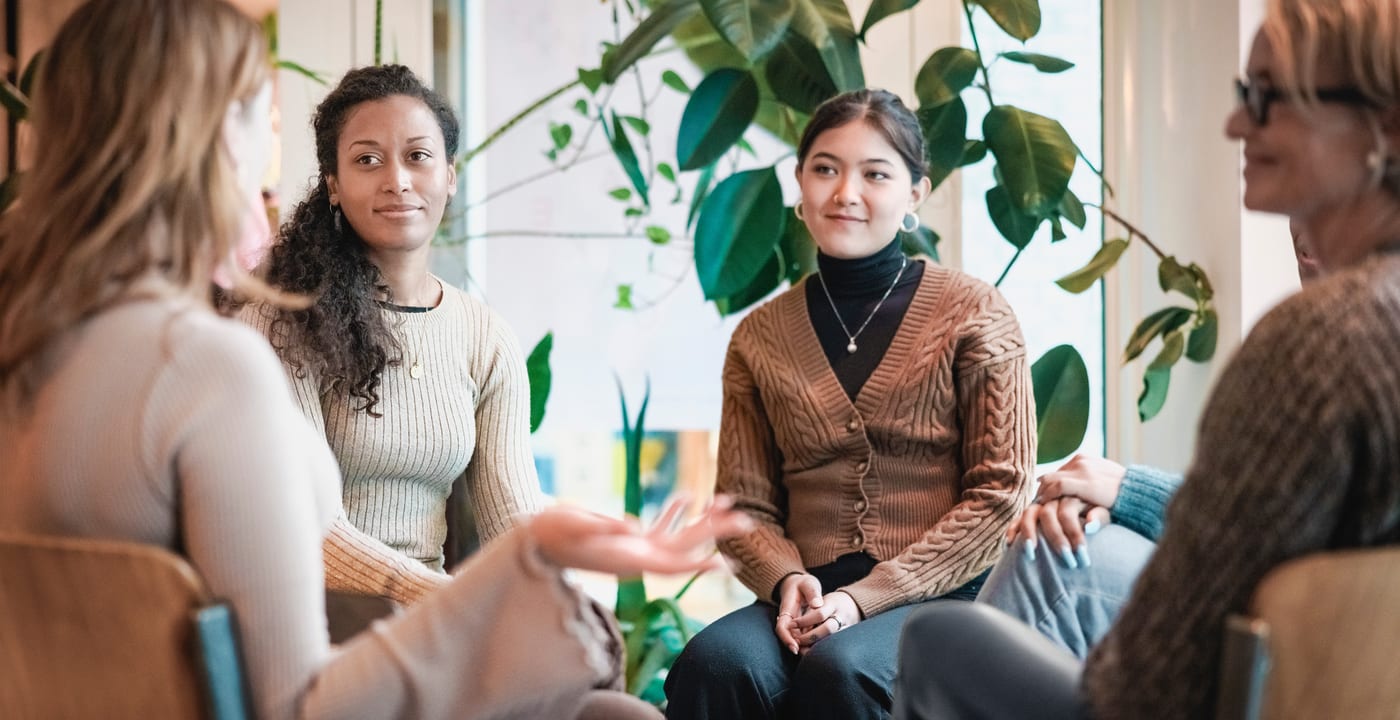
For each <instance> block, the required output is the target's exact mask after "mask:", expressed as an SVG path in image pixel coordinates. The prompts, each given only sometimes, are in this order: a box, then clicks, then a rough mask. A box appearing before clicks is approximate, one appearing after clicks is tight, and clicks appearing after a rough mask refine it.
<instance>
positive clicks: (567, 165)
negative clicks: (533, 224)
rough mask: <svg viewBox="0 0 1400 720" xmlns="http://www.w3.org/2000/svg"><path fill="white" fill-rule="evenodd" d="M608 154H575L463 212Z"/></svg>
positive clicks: (465, 208)
mask: <svg viewBox="0 0 1400 720" xmlns="http://www.w3.org/2000/svg"><path fill="white" fill-rule="evenodd" d="M607 156H608V153H606V152H596V153H593V154H592V155H588V156H585V157H579V156H578V155H574V157H573V159H571V160H570V161H569V162H567V163H565V164H563V165H556V166H554V167H551V168H549V169H547V170H541V171H539V172H537V173H535V174H534V175H528V176H526V177H523V178H521V179H519V180H516V181H515V182H513V183H511V184H509V185H506V186H505V187H502V188H500V189H498V190H493V191H492V192H490V193H487V195H486V197H483V198H481V199H480V200H477V201H476V202H473V203H470V204H468V205H467V206H466V207H464V208H462V212H464V213H465V212H467V211H469V210H473V209H475V208H478V207H481V206H482V205H485V204H486V203H488V202H491V201H492V200H495V199H496V198H498V197H500V196H502V195H505V194H507V193H511V192H514V191H516V190H519V189H520V188H523V187H525V186H526V185H530V184H532V183H535V182H539V181H540V180H543V179H545V178H547V177H549V176H550V175H557V174H559V173H562V172H566V171H568V170H569V169H570V168H572V167H574V166H575V165H578V164H580V163H586V162H588V161H590V160H597V159H598V158H601V157H607Z"/></svg>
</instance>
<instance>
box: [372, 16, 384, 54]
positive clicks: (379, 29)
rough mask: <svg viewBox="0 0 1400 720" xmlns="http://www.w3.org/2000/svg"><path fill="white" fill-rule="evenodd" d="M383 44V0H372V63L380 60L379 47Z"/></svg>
mask: <svg viewBox="0 0 1400 720" xmlns="http://www.w3.org/2000/svg"><path fill="white" fill-rule="evenodd" d="M383 45H384V0H374V64H375V65H382V64H383V63H382V62H380V58H381V53H380V49H381V47H382V46H383Z"/></svg>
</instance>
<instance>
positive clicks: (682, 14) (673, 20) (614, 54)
mask: <svg viewBox="0 0 1400 720" xmlns="http://www.w3.org/2000/svg"><path fill="white" fill-rule="evenodd" d="M699 9H700V2H699V0H666V2H663V3H661V4H660V5H658V6H656V8H655V9H654V10H652V11H651V14H650V15H647V16H646V18H645V19H643V20H642V22H641V23H639V24H638V25H637V27H636V28H633V30H632V32H630V33H628V35H627V37H625V38H623V39H622V42H620V43H618V44H617V47H614V48H612V50H611V51H609V52H608V53H607V54H606V55H604V56H603V67H602V71H603V79H605V80H607V81H608V82H609V83H613V82H617V79H618V78H619V77H621V76H622V73H624V72H626V71H627V68H630V67H632V66H633V65H635V64H636V62H637V61H638V60H640V59H642V58H643V57H645V56H646V54H647V53H649V52H651V49H652V48H653V47H656V43H658V42H660V41H661V38H664V37H666V36H667V35H669V34H671V31H673V30H675V29H676V27H677V26H679V25H680V24H681V23H683V22H685V21H686V20H688V19H690V18H691V17H693V16H694V15H696V14H697V12H698V11H699Z"/></svg>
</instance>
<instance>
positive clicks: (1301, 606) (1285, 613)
mask: <svg viewBox="0 0 1400 720" xmlns="http://www.w3.org/2000/svg"><path fill="white" fill-rule="evenodd" d="M1216 717H1217V719H1218V720H1241V719H1242V720H1258V719H1259V718H1267V719H1268V720H1294V719H1295V718H1296V719H1299V720H1301V719H1303V718H1308V719H1313V718H1347V719H1348V720H1367V719H1369V718H1400V548H1395V547H1390V548H1380V549H1370V550H1348V551H1340V552H1330V553H1321V554H1317V555H1310V556H1307V557H1304V558H1300V559H1297V560H1293V561H1291V562H1288V563H1284V564H1283V565H1280V566H1279V567H1277V568H1274V570H1273V571H1272V572H1270V573H1269V574H1268V575H1265V576H1264V579H1263V581H1261V582H1260V583H1259V587H1258V588H1256V590H1255V592H1254V597H1253V599H1252V601H1251V603H1250V616H1248V617H1245V616H1238V615H1236V616H1232V617H1231V618H1230V619H1229V621H1228V622H1227V627H1226V630H1225V648H1224V656H1223V658H1222V666H1221V683H1220V702H1219V705H1218V713H1217V715H1216Z"/></svg>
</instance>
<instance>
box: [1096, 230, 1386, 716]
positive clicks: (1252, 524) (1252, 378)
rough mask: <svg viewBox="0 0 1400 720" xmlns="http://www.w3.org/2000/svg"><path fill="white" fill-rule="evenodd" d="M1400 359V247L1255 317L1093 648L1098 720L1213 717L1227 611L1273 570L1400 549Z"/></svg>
mask: <svg viewBox="0 0 1400 720" xmlns="http://www.w3.org/2000/svg"><path fill="white" fill-rule="evenodd" d="M1397 358H1400V255H1398V254H1396V253H1393V252H1392V253H1390V254H1387V255H1380V256H1377V257H1373V258H1370V259H1369V260H1367V261H1365V262H1364V263H1362V264H1361V265H1360V266H1359V267H1356V268H1353V269H1351V270H1347V271H1345V272H1342V273H1339V274H1337V275H1333V276H1330V277H1327V278H1324V279H1321V280H1318V281H1316V282H1313V283H1310V284H1309V285H1308V286H1307V287H1306V288H1304V289H1303V291H1302V292H1301V293H1299V294H1297V295H1294V296H1293V297H1292V298H1290V299H1288V300H1286V301H1285V302H1284V303H1283V304H1281V305H1279V306H1278V307H1277V308H1275V309H1274V310H1272V311H1271V312H1270V313H1269V314H1268V315H1266V316H1265V317H1264V319H1262V320H1260V321H1259V324H1258V325H1256V326H1255V327H1254V329H1253V330H1252V331H1251V332H1250V333H1249V337H1248V338H1246V339H1245V341H1244V344H1243V345H1242V346H1241V347H1240V349H1239V352H1238V353H1236V354H1235V357H1234V358H1232V359H1231V360H1230V364H1229V365H1228V366H1227V367H1226V368H1225V370H1224V372H1222V373H1221V375H1220V379H1219V380H1217V381H1216V384H1215V388H1214V390H1212V392H1211V398H1210V402H1209V403H1207V405H1206V408H1205V412H1204V414H1203V415H1202V416H1201V424H1200V430H1199V433H1198V436H1197V439H1196V455H1195V457H1194V458H1193V459H1192V461H1191V467H1190V469H1189V470H1188V471H1187V473H1186V480H1185V482H1183V483H1182V485H1181V488H1180V489H1179V490H1177V492H1176V495H1175V497H1174V498H1173V500H1172V502H1171V505H1170V506H1169V507H1168V509H1167V517H1166V524H1165V529H1164V530H1163V533H1162V536H1161V539H1160V542H1159V543H1158V545H1157V550H1156V552H1155V553H1154V554H1153V556H1152V559H1151V560H1150V561H1149V562H1148V564H1147V567H1146V568H1144V569H1143V571H1142V573H1141V574H1140V575H1139V576H1138V579H1137V582H1136V584H1135V585H1134V586H1133V595H1132V597H1131V599H1130V600H1129V601H1128V604H1127V605H1126V606H1124V608H1123V611H1122V613H1121V614H1120V615H1119V616H1118V620H1117V622H1116V623H1114V625H1113V628H1112V629H1111V630H1110V631H1109V633H1108V635H1107V636H1106V637H1105V638H1104V640H1103V641H1102V642H1101V643H1099V645H1098V646H1097V647H1095V648H1094V650H1093V651H1092V652H1091V653H1090V655H1089V658H1088V661H1087V665H1086V667H1085V674H1084V681H1085V687H1086V688H1087V690H1088V695H1089V699H1090V701H1091V702H1092V704H1093V707H1094V710H1095V716H1096V717H1099V718H1105V719H1106V720H1113V719H1116V718H1134V719H1135V720H1136V719H1137V718H1149V719H1150V718H1202V717H1211V716H1212V715H1213V714H1214V712H1215V702H1216V688H1217V687H1218V683H1219V674H1220V655H1221V641H1222V639H1223V637H1224V630H1225V618H1226V617H1227V616H1228V615H1229V614H1230V613H1234V612H1244V611H1246V610H1247V608H1248V604H1249V598H1250V595H1251V594H1252V593H1253V591H1254V588H1255V586H1256V585H1257V584H1258V583H1259V580H1260V578H1262V577H1263V576H1264V574H1265V573H1267V572H1268V571H1269V570H1270V569H1272V568H1274V567H1275V566H1277V565H1279V564H1280V563H1283V562H1285V561H1287V560H1290V559H1293V558H1296V557H1299V556H1302V555H1306V554H1308V553H1313V552H1319V551H1325V550H1333V549H1339V548H1355V547H1365V546H1373V545H1394V544H1397V543H1400V365H1397V364H1396V359H1397ZM1323 592H1326V590H1325V589H1324V590H1323ZM1338 651H1339V652H1345V649H1344V648H1339V649H1338Z"/></svg>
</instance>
